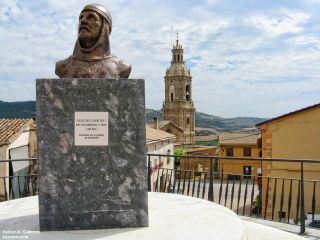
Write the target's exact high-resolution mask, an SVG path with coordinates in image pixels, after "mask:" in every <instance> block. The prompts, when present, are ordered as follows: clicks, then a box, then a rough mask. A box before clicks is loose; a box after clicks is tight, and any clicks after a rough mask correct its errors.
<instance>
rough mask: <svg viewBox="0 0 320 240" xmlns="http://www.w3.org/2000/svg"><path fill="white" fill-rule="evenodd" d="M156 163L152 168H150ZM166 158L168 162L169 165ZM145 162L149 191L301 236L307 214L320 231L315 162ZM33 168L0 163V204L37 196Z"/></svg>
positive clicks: (319, 187) (319, 190) (214, 158)
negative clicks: (296, 228)
mask: <svg viewBox="0 0 320 240" xmlns="http://www.w3.org/2000/svg"><path fill="white" fill-rule="evenodd" d="M155 158H156V159H157V164H154V160H155ZM169 158H170V159H171V161H168V159H169ZM175 158H179V159H180V161H185V163H184V164H181V165H180V169H176V168H175V166H174V164H173V163H174V162H175V161H174V159H175ZM161 159H162V160H164V161H162V160H161ZM192 159H193V160H194V159H198V160H202V162H203V160H204V161H205V162H207V166H208V167H207V169H206V168H204V169H203V170H198V169H195V168H194V164H193V165H192V164H190V162H189V161H191V160H192ZM223 160H232V161H236V160H237V161H239V160H240V161H241V160H243V161H254V162H258V163H259V164H260V165H259V166H260V167H261V170H262V171H261V172H260V173H259V174H241V173H237V172H230V171H229V172H226V171H223V169H220V164H221V162H222V161H223ZM18 162H25V163H29V164H26V165H27V166H29V168H27V169H26V171H25V172H24V174H21V172H14V171H13V170H12V169H10V164H11V165H12V163H18ZM147 162H148V190H149V191H155V192H167V193H174V194H184V195H187V196H192V197H197V198H202V199H206V200H208V201H212V202H216V203H218V204H221V205H223V206H225V207H227V208H229V209H231V210H233V211H234V212H236V213H237V214H239V215H243V216H249V217H257V218H262V219H267V220H272V221H279V222H286V223H291V224H296V225H298V224H300V233H301V234H303V233H304V232H305V224H306V216H307V215H306V213H307V214H308V216H307V217H308V219H307V221H308V222H307V223H308V226H310V227H317V228H320V224H319V223H320V219H319V218H318V215H317V214H320V201H319V200H318V199H319V194H320V183H319V181H320V180H319V179H320V165H318V164H320V161H316V160H308V159H268V158H267V159H263V158H234V157H217V156H174V155H162V154H147ZM273 162H280V163H288V166H295V171H297V172H298V174H299V177H284V176H273V175H270V174H269V173H267V172H264V171H267V170H266V169H267V165H266V164H267V163H273ZM164 163H171V164H164ZM35 164H36V159H35V158H30V159H11V160H0V201H5V200H10V199H15V198H20V197H26V196H33V195H36V194H37V193H38V190H37V177H38V176H37V173H36V171H34V169H33V168H32V166H33V167H34V165H35ZM4 165H6V166H5V167H4ZM297 165H298V166H297ZM310 165H312V166H313V165H316V166H318V167H319V176H318V177H319V178H317V177H315V178H314V179H305V178H304V172H305V170H304V167H305V166H307V167H309V170H308V171H310ZM169 166H170V167H169ZM297 167H298V168H297ZM3 169H7V170H5V171H3ZM35 169H36V168H35ZM315 169H316V167H315ZM311 170H312V169H311ZM314 171H315V170H314ZM6 172H8V174H6ZM305 187H306V189H307V190H305ZM306 199H307V202H305V200H306ZM305 203H307V206H305Z"/></svg>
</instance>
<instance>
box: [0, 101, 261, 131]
mask: <svg viewBox="0 0 320 240" xmlns="http://www.w3.org/2000/svg"><path fill="white" fill-rule="evenodd" d="M35 116H36V102H35V101H27V102H3V101H0V118H34V117H35ZM154 116H157V117H158V119H159V120H160V121H161V120H162V112H161V111H158V110H153V109H146V121H147V122H148V123H149V122H151V121H153V117H154ZM265 120H267V118H255V117H236V118H222V117H217V116H213V115H209V114H206V113H201V112H196V127H198V128H211V129H215V130H216V131H218V132H220V131H246V130H252V129H254V128H255V125H256V124H257V123H259V122H263V121H265Z"/></svg>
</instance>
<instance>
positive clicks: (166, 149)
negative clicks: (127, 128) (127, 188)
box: [147, 140, 175, 191]
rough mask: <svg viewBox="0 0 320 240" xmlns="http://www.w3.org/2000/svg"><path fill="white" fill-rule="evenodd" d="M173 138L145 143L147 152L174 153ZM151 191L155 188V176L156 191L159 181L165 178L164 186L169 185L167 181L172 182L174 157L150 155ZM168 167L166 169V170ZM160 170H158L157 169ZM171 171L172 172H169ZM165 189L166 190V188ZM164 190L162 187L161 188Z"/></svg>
mask: <svg viewBox="0 0 320 240" xmlns="http://www.w3.org/2000/svg"><path fill="white" fill-rule="evenodd" d="M174 142H175V141H174V140H163V141H161V140H159V141H158V142H152V143H149V144H147V152H148V153H149V154H163V155H168V153H169V155H173V154H174ZM150 165H151V191H155V190H156V182H157V176H158V177H159V179H158V191H159V190H160V189H159V187H160V181H161V179H162V181H163V182H164V181H165V180H167V183H166V184H165V185H166V188H167V189H168V187H169V181H171V183H173V179H174V171H173V170H174V157H165V156H162V157H160V156H151V157H150ZM167 169H168V170H167ZM159 170H160V171H159ZM171 172H172V174H171ZM167 189H166V190H167ZM162 190H164V189H162Z"/></svg>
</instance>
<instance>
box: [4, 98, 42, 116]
mask: <svg viewBox="0 0 320 240" xmlns="http://www.w3.org/2000/svg"><path fill="white" fill-rule="evenodd" d="M35 116H36V102H35V101H27V102H2V101H0V118H34V117H35Z"/></svg>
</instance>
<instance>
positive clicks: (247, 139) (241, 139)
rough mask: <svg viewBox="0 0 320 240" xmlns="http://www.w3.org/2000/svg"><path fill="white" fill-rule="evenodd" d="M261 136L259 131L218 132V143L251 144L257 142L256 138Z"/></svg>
mask: <svg viewBox="0 0 320 240" xmlns="http://www.w3.org/2000/svg"><path fill="white" fill-rule="evenodd" d="M259 138H261V134H259V133H251V134H250V133H220V134H219V144H220V145H238V144H239V145H245V144H248V145H253V144H257V143H258V139H259Z"/></svg>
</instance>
